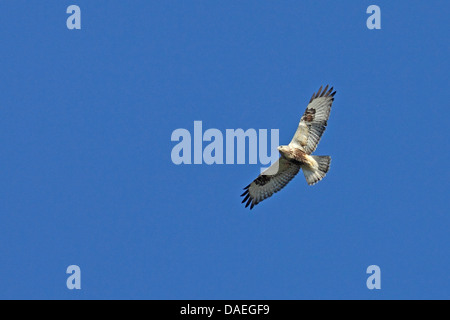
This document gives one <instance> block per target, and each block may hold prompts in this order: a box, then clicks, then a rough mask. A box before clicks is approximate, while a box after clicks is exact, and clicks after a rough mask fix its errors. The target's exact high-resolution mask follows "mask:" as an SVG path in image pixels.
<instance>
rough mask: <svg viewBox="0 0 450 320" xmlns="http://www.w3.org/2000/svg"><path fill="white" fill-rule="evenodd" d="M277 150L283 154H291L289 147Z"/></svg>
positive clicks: (281, 147)
mask: <svg viewBox="0 0 450 320" xmlns="http://www.w3.org/2000/svg"><path fill="white" fill-rule="evenodd" d="M277 149H278V152H280V153H281V154H283V153H287V152H289V146H279V147H278V148H277Z"/></svg>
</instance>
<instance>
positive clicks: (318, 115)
mask: <svg viewBox="0 0 450 320" xmlns="http://www.w3.org/2000/svg"><path fill="white" fill-rule="evenodd" d="M327 90H328V85H327V86H326V87H325V89H323V91H322V87H320V89H319V91H318V92H317V93H314V94H313V96H312V97H311V100H310V101H309V104H308V106H307V107H306V110H305V113H304V114H303V116H302V118H301V119H300V123H299V124H298V128H297V131H296V132H295V134H294V138H292V141H291V142H290V145H293V146H295V147H297V148H300V149H302V150H304V151H305V153H306V154H311V153H312V152H314V150H316V148H317V145H318V144H319V141H320V138H321V137H322V134H323V132H324V131H325V127H326V126H327V121H328V117H329V116H330V110H331V104H332V103H333V101H334V95H335V94H336V91H334V92H333V87H331V88H330V90H328V91H327Z"/></svg>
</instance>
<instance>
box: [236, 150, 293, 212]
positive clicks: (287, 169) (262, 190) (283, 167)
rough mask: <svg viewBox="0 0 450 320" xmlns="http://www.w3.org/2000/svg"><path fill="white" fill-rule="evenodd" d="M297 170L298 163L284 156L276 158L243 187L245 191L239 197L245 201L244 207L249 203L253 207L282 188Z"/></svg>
mask: <svg viewBox="0 0 450 320" xmlns="http://www.w3.org/2000/svg"><path fill="white" fill-rule="evenodd" d="M299 170H300V165H299V164H296V163H294V162H290V161H288V160H286V159H285V158H280V159H278V160H277V162H275V163H274V164H273V165H271V166H270V168H268V169H267V170H266V171H264V172H263V173H261V174H260V175H259V176H258V178H256V179H255V180H254V181H253V182H252V183H250V184H249V185H248V186H247V187H245V188H244V190H245V192H244V193H243V194H241V197H244V200H243V201H242V203H244V202H246V204H245V207H248V206H249V205H250V209H253V207H254V206H255V205H257V204H258V203H260V202H261V201H263V200H264V199H267V198H269V197H270V196H272V195H273V194H274V193H275V192H278V191H280V190H281V189H283V187H284V186H285V185H287V184H288V183H289V181H291V180H292V178H294V177H295V175H296V174H297V173H298V171H299Z"/></svg>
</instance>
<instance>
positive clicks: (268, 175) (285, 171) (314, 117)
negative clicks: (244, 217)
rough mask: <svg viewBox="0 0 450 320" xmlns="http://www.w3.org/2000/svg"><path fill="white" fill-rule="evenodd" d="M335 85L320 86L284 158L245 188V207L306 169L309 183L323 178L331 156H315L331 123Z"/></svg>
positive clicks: (285, 149)
mask: <svg viewBox="0 0 450 320" xmlns="http://www.w3.org/2000/svg"><path fill="white" fill-rule="evenodd" d="M335 94H336V91H334V92H333V87H331V88H330V89H329V90H328V85H327V86H326V87H325V89H323V91H322V87H320V89H319V91H318V92H317V93H314V94H313V95H312V97H311V100H310V101H309V104H308V106H307V107H306V111H305V113H304V114H303V116H302V118H301V119H300V123H299V124H298V128H297V131H296V132H295V134H294V138H292V141H291V142H290V143H289V145H287V146H279V147H278V151H279V152H280V154H281V157H280V158H279V159H278V160H277V162H275V163H274V164H273V165H272V166H270V168H268V169H267V170H265V171H264V172H263V173H262V174H260V175H259V176H258V178H256V179H255V180H254V181H253V182H252V183H250V184H249V185H248V186H246V187H245V188H244V190H245V192H244V193H243V194H242V195H241V196H242V197H244V200H243V201H242V203H244V202H246V204H245V207H248V206H249V205H250V209H253V207H254V206H255V205H257V204H258V203H260V202H261V201H263V200H264V199H267V198H269V197H270V196H272V195H273V194H274V193H275V192H278V191H280V190H281V189H283V188H284V186H285V185H287V184H288V183H289V181H291V180H292V178H294V177H295V176H296V174H297V173H298V172H299V171H300V169H303V174H304V175H305V178H306V182H308V184H309V185H313V184H316V183H317V182H319V181H320V180H322V179H323V178H324V177H325V175H326V174H327V172H328V169H329V168H330V162H331V157H330V156H313V155H311V153H313V152H314V150H316V147H317V145H318V144H319V141H320V138H321V137H322V134H323V132H324V131H325V127H326V126H327V121H328V117H329V116H330V110H331V104H332V103H333V101H334V95H335Z"/></svg>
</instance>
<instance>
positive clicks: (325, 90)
mask: <svg viewBox="0 0 450 320" xmlns="http://www.w3.org/2000/svg"><path fill="white" fill-rule="evenodd" d="M327 90H328V85H327V86H326V87H325V89H323V91H322V94H321V95H320V96H321V97H323V96H325V94H326V93H327Z"/></svg>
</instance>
